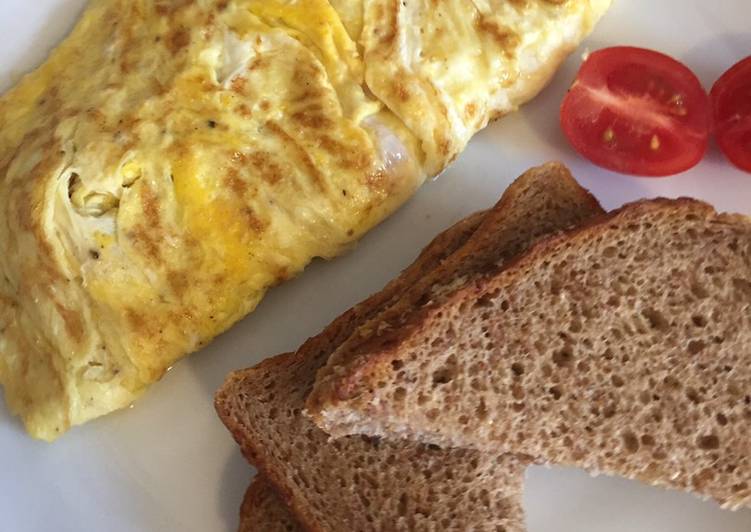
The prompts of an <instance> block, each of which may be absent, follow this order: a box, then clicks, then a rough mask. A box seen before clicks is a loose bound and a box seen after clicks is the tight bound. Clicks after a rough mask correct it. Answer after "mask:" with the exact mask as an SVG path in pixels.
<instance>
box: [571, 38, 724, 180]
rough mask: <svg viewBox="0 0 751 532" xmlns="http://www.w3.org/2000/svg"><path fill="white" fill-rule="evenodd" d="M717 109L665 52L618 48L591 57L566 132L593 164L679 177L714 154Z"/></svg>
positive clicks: (574, 89) (577, 87)
mask: <svg viewBox="0 0 751 532" xmlns="http://www.w3.org/2000/svg"><path fill="white" fill-rule="evenodd" d="M709 125H710V110H709V101H708V97H707V94H706V92H705V91H704V89H703V88H702V86H701V83H700V82H699V80H698V79H697V78H696V76H695V75H694V74H693V73H692V72H691V71H690V70H689V69H688V68H687V67H685V66H684V65H682V64H681V63H679V62H678V61H676V60H675V59H672V58H671V57H668V56H666V55H663V54H660V53H658V52H654V51H651V50H645V49H642V48H632V47H624V46H618V47H613V48H606V49H604V50H598V51H597V52H594V53H592V54H590V56H589V57H588V58H587V59H586V61H585V62H584V63H583V64H582V66H581V68H580V70H579V73H578V74H577V78H576V81H575V82H574V84H573V85H572V87H571V89H570V90H569V92H568V94H567V95H566V97H565V98H564V100H563V104H562V105H561V127H562V128H563V132H564V133H565V135H566V137H567V138H568V140H569V142H570V143H571V144H572V146H573V147H574V148H575V149H576V150H577V151H578V152H579V153H581V154H582V155H584V156H585V157H586V158H587V159H589V160H590V161H592V162H593V163H595V164H597V165H599V166H602V167H605V168H608V169H610V170H614V171H617V172H621V173H625V174H634V175H644V176H664V175H672V174H676V173H679V172H682V171H684V170H688V169H689V168H691V167H692V166H694V165H696V164H697V163H698V162H699V161H700V160H701V158H702V157H703V156H704V153H705V152H706V149H707V144H708V137H709V129H710V127H709Z"/></svg>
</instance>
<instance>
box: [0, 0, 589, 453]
mask: <svg viewBox="0 0 751 532" xmlns="http://www.w3.org/2000/svg"><path fill="white" fill-rule="evenodd" d="M600 3H601V2H600ZM511 4H514V5H515V6H520V5H521V4H523V2H522V3H520V2H500V1H498V2H496V1H493V2H489V3H487V4H481V3H480V2H476V3H475V6H476V7H475V8H474V9H473V10H472V11H471V13H468V14H462V12H461V9H460V7H461V6H464V5H466V3H461V2H458V1H446V2H442V3H441V4H440V8H439V9H437V10H434V11H430V10H428V9H427V8H426V7H427V4H425V5H422V4H421V3H420V2H415V3H410V6H412V7H410V8H409V9H407V8H406V7H403V4H402V3H401V2H396V3H389V2H385V1H381V0H376V1H375V2H368V3H367V4H366V3H363V2H358V1H352V2H343V1H342V2H340V1H333V2H328V1H325V0H296V1H295V0H170V1H167V0H137V1H131V0H129V1H126V0H94V1H93V2H92V3H91V5H90V7H89V8H88V10H87V11H86V13H85V14H84V16H83V18H82V20H81V21H80V22H79V24H78V25H77V27H76V29H75V30H74V31H73V33H72V34H71V35H70V36H69V37H68V38H67V39H66V40H65V41H64V42H63V43H62V44H61V45H60V47H59V48H58V49H57V50H56V51H55V52H53V54H52V55H51V56H50V58H49V59H48V61H47V62H46V63H45V64H44V65H42V66H41V67H40V68H39V69H38V70H36V71H35V72H34V73H32V74H30V75H29V76H27V77H26V78H25V79H24V80H22V82H21V83H20V84H19V85H18V86H17V87H15V88H14V89H13V90H11V91H10V92H8V93H7V94H6V95H4V96H3V97H2V98H1V99H0V122H2V123H3V128H0V213H1V214H0V216H2V217H3V220H2V223H0V246H1V247H2V250H3V253H2V254H0V273H2V275H0V382H2V384H3V386H4V389H5V394H6V398H7V402H8V404H9V406H10V408H11V409H12V410H13V411H14V412H15V413H17V414H19V415H20V416H21V417H22V418H23V420H24V423H25V425H26V427H27V429H28V430H29V432H30V433H31V434H32V435H34V436H36V437H39V438H44V439H48V440H49V439H54V438H55V437H57V436H59V435H60V434H62V433H63V432H64V431H65V430H67V429H68V428H69V427H70V426H72V425H76V424H80V423H83V422H85V421H87V420H89V419H92V418H94V417H97V416H99V415H103V414H106V413H107V412H111V411H112V410H115V409H118V408H122V407H124V406H127V405H128V404H130V403H131V402H132V401H133V400H134V399H135V398H137V397H138V396H139V395H140V394H141V393H142V392H143V391H144V390H145V389H146V388H147V387H148V386H149V385H150V384H151V383H153V382H154V381H156V380H158V379H159V378H160V377H161V375H163V373H164V372H165V371H166V370H167V368H168V367H170V366H171V365H172V364H173V363H174V362H175V361H176V360H178V359H179V358H180V357H182V356H184V355H185V354H187V353H189V352H191V351H194V350H196V349H198V348H200V347H201V346H202V345H205V344H206V343H207V342H208V341H210V340H211V339H212V338H213V337H215V336H216V335H217V334H219V333H220V332H222V331H223V330H225V329H226V328H227V327H229V326H230V325H232V324H233V323H234V322H236V321H237V320H238V319H240V318H241V317H243V316H244V315H246V314H247V313H248V312H250V311H252V310H253V309H254V308H255V306H256V305H257V304H258V302H259V301H260V300H261V298H262V297H263V295H264V293H265V291H266V290H267V289H268V288H269V287H270V286H273V285H274V284H276V283H278V282H280V281H282V280H284V279H287V278H289V277H291V276H293V275H295V274H297V273H299V272H300V271H301V270H302V269H303V268H304V267H305V265H306V264H307V263H308V262H309V261H310V260H311V259H312V258H314V257H325V258H329V257H333V256H335V255H337V254H339V253H341V252H342V250H344V249H346V247H347V246H348V245H349V244H350V243H351V242H353V241H354V240H356V239H357V238H359V237H360V236H362V234H364V233H365V232H366V231H367V230H368V229H370V228H371V227H372V226H373V225H374V224H376V223H378V222H379V221H380V220H382V219H383V218H384V217H385V216H387V215H388V214H389V213H391V212H392V211H393V210H394V209H395V208H396V207H397V206H398V205H400V204H401V203H402V202H403V201H404V200H405V199H406V198H408V197H409V196H410V195H411V194H412V193H413V192H414V190H415V189H416V188H417V187H418V186H419V184H420V183H421V182H422V181H423V179H424V178H425V176H426V175H432V174H435V173H437V172H438V171H440V170H441V169H442V168H443V167H444V166H445V165H446V164H448V163H449V162H450V160H451V159H452V158H453V157H454V156H455V155H456V153H458V151H459V150H460V149H461V148H462V147H463V145H464V144H465V143H466V142H467V140H468V139H469V137H470V136H471V134H472V133H474V131H476V130H477V129H478V128H479V127H482V126H483V125H484V124H485V123H486V122H487V120H488V118H489V117H490V116H492V115H493V114H494V113H498V112H505V111H506V110H508V109H509V108H511V107H513V106H515V105H517V104H519V103H521V100H522V99H523V97H522V96H521V94H522V93H523V92H524V91H523V90H521V86H522V85H524V86H525V87H526V89H527V90H528V91H529V92H530V95H531V93H532V92H534V90H537V89H538V88H539V86H540V85H541V82H540V81H539V80H538V79H537V77H539V72H540V71H543V70H545V71H552V69H553V68H554V67H555V65H556V64H557V62H558V60H559V58H560V56H561V55H562V54H563V53H564V52H565V51H567V50H568V49H569V48H570V47H571V46H573V45H574V44H576V42H577V41H578V39H579V38H580V37H581V36H582V35H583V33H584V32H586V31H587V30H588V29H589V27H590V26H591V22H592V20H593V19H594V17H596V16H599V14H600V12H601V11H602V9H601V8H600V7H596V6H595V5H594V4H595V2H585V1H575V0H569V2H567V3H565V5H563V6H557V7H556V6H551V5H548V3H546V2H541V1H531V0H530V2H527V4H528V7H526V8H523V9H522V8H521V7H515V8H514V9H518V10H519V12H518V17H517V18H518V20H516V19H514V20H515V22H514V30H513V31H514V32H515V34H516V35H517V37H518V39H517V40H518V43H520V44H518V45H517V46H516V47H515V48H513V51H512V52H510V51H509V50H510V49H509V48H507V47H503V46H502V47H498V46H496V45H494V44H493V39H492V38H489V37H488V36H487V35H486V33H487V31H484V30H482V28H480V27H479V26H478V23H477V17H478V16H479V15H478V14H479V13H485V16H487V17H492V16H493V15H491V14H490V13H496V12H497V13H501V8H503V9H506V10H507V11H508V10H509V9H511V7H509V6H510V5H511ZM395 6H396V7H395ZM400 6H402V7H400ZM483 10H484V11H483ZM503 12H504V13H506V11H503ZM508 12H509V13H511V11H508ZM391 15H393V17H392V18H389V17H390V16H391ZM498 16H500V15H498ZM587 17H590V18H587ZM496 18H497V17H496ZM439 19H440V20H439ZM397 20H398V21H399V23H398V24H392V21H397ZM446 24H448V25H449V26H446ZM524 24H526V26H525V25H524ZM478 28H480V29H478ZM420 29H422V30H424V31H419V30H420ZM392 30H393V38H391V37H389V35H390V34H389V33H388V32H389V31H392ZM481 30H482V31H481ZM543 30H544V31H543ZM384 32H386V33H384ZM491 33H492V32H491ZM551 35H552V37H551ZM387 37H388V38H387ZM518 51H522V52H523V53H522V55H523V56H524V57H527V56H530V57H532V56H534V60H528V59H524V60H520V59H519V58H513V57H512V56H513V55H514V54H515V53H517V52H518ZM517 55H519V54H517ZM528 64H529V65H533V66H530V67H527V66H526V65H528ZM452 72H453V73H454V75H452ZM457 75H459V77H457ZM525 76H526V77H525ZM522 79H529V80H532V81H530V82H529V83H527V84H523V83H521V82H519V81H518V80H522ZM508 80H515V81H513V82H509V81H508ZM509 83H511V84H512V85H513V87H512V88H511V90H510V89H509V87H510V85H509ZM399 84H401V85H399ZM514 84H515V85H514ZM402 86H403V87H404V88H405V90H406V91H407V92H408V93H409V95H410V96H409V98H403V97H402V96H403V95H402V94H401V93H400V92H399V91H400V90H401V88H400V87H402ZM420 91H422V94H424V96H425V98H424V100H423V101H421V102H420V101H417V100H415V99H413V96H414V95H417V94H420ZM472 105H474V106H475V107H476V109H475V112H474V113H473V115H472V116H469V115H468V114H467V108H468V107H470V106H472ZM446 143H448V144H446ZM445 146H448V148H447V149H444V147H445Z"/></svg>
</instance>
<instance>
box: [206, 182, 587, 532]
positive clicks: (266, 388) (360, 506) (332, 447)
mask: <svg viewBox="0 0 751 532" xmlns="http://www.w3.org/2000/svg"><path fill="white" fill-rule="evenodd" d="M523 183H525V180H524V179H521V180H517V182H515V183H514V184H512V186H511V187H509V190H508V191H507V193H506V194H507V195H512V197H514V195H516V194H517V193H518V192H519V187H520V186H521V185H522V184H523ZM549 190H550V192H551V193H553V191H556V190H557V189H556V188H555V187H551V188H550V189H549ZM572 192H574V193H575V194H577V195H578V197H579V198H581V202H580V204H579V205H576V204H574V205H571V206H570V207H572V210H573V211H577V209H581V210H585V209H588V208H589V207H590V202H591V199H590V196H589V195H588V194H587V193H586V192H584V191H583V190H582V189H581V188H579V187H578V186H577V187H575V188H574V189H572ZM541 193H542V194H546V192H545V191H542V192H541ZM548 195H549V196H550V197H551V200H553V199H555V196H554V195H553V194H548ZM499 205H503V206H504V208H508V209H509V210H510V211H515V210H517V209H525V206H524V205H523V204H522V202H517V203H512V204H508V203H503V202H501V203H500V204H499ZM552 215H553V211H551V216H552ZM556 215H557V216H558V219H559V220H562V225H566V224H565V223H563V222H564V221H567V220H569V219H570V216H571V214H570V213H568V212H566V213H564V212H558V213H556ZM472 220H479V217H478V216H475V217H473V218H472ZM513 220H514V221H515V222H519V221H521V222H522V225H520V229H523V228H524V224H526V223H529V219H524V220H521V219H520V218H519V217H514V218H513ZM471 225H472V224H471V223H469V224H468V223H466V222H465V223H463V224H460V225H459V226H457V227H455V228H453V229H452V230H449V231H447V232H446V233H444V234H443V235H441V236H439V237H438V238H436V240H434V242H433V243H432V244H431V245H430V246H429V247H428V248H427V249H426V251H424V252H423V254H422V255H421V256H420V258H418V260H417V261H416V263H415V264H414V265H413V266H412V267H410V268H409V269H408V270H406V271H405V272H404V273H403V274H402V275H401V276H400V277H399V278H398V279H397V280H395V281H393V282H392V283H390V284H389V285H388V286H387V287H386V289H384V291H383V292H381V293H379V294H376V295H375V296H373V297H371V298H370V299H369V300H367V301H366V302H365V303H363V304H360V305H358V306H356V307H355V308H354V309H353V310H351V311H349V312H347V313H345V314H344V315H343V316H342V317H340V318H339V319H338V320H336V321H335V322H334V323H333V324H332V325H330V326H329V328H328V329H327V330H326V331H324V333H322V334H321V335H319V336H318V337H315V338H313V339H311V340H309V341H308V342H306V344H305V345H304V346H303V347H302V348H301V349H300V350H299V351H298V352H297V353H296V354H295V355H291V354H288V355H281V356H279V357H276V358H274V359H271V360H268V361H265V362H264V363H262V364H261V365H260V366H258V367H256V368H254V369H251V370H245V371H242V372H236V373H234V374H233V375H231V376H230V377H229V378H228V380H227V382H226V383H225V385H224V386H223V388H222V389H221V390H220V391H219V392H218V394H217V399H216V405H217V411H218V412H219V414H220V416H221V417H222V419H223V421H224V422H225V424H226V425H227V426H228V428H230V430H231V431H232V433H233V435H234V436H235V438H236V440H237V441H238V442H239V443H240V445H241V447H242V449H243V452H244V453H245V454H246V456H247V457H248V458H249V459H250V460H251V461H252V462H254V463H255V464H257V466H258V467H259V469H261V470H263V471H264V472H265V473H266V474H267V475H268V476H269V478H270V479H271V481H272V482H274V484H275V485H276V486H278V487H279V489H280V492H282V493H283V494H284V495H285V497H286V498H287V499H288V500H289V502H290V506H291V507H292V509H293V511H294V512H295V513H296V515H297V516H298V517H299V518H300V520H301V521H302V522H304V523H306V524H308V526H309V527H311V528H313V529H317V530H318V529H321V530H337V529H343V527H349V528H353V529H355V530H371V529H378V528H379V527H380V528H382V529H389V530H392V529H441V528H443V529H447V528H448V529H475V530H495V529H505V530H507V531H512V530H522V529H523V522H522V521H523V515H522V510H521V502H520V496H521V495H520V494H521V473H522V470H523V464H522V463H521V462H520V461H519V460H517V459H516V458H513V457H508V456H501V457H498V456H497V455H496V454H492V455H483V454H480V453H478V452H476V451H471V450H455V451H442V450H439V449H436V448H431V447H427V446H422V445H417V444H410V443H391V442H383V441H381V442H379V441H372V440H367V439H363V438H360V437H353V438H347V439H345V440H342V441H339V442H334V443H329V442H328V438H327V436H326V435H325V434H324V433H323V432H322V431H320V430H319V429H318V428H317V427H315V425H313V423H312V422H311V421H309V420H308V419H307V418H306V417H304V416H303V415H302V413H301V409H302V407H303V405H304V400H305V397H306V396H307V394H308V392H309V391H310V389H311V387H312V384H313V381H314V376H315V371H316V370H317V369H318V368H319V367H320V366H322V365H323V364H324V363H325V361H326V359H327V358H328V356H329V354H330V353H331V351H333V349H334V348H335V347H336V346H337V345H338V344H339V343H340V342H341V340H342V339H343V338H346V336H347V335H349V334H350V333H351V332H352V330H353V329H354V328H355V327H356V326H357V325H359V324H361V323H363V322H364V321H365V320H367V319H368V318H370V317H371V316H372V315H374V314H375V313H376V312H378V311H380V310H381V309H382V308H384V307H385V306H387V305H388V304H389V303H391V302H393V301H394V300H395V299H397V298H398V297H399V295H401V294H402V293H404V292H405V291H406V289H407V288H409V287H410V286H413V285H414V284H415V283H416V282H417V281H418V280H419V279H421V278H423V277H424V276H425V275H426V274H427V273H428V271H429V270H430V269H433V268H435V267H436V265H437V264H438V263H439V262H440V259H441V258H443V257H445V256H446V255H447V254H448V253H446V252H447V251H454V250H455V249H456V248H457V247H458V246H459V244H460V243H461V242H462V241H463V240H466V237H467V236H468V231H466V230H465V228H466V227H467V226H471ZM475 226H476V224H475ZM457 235H462V236H460V237H459V238H457ZM473 238H475V237H474V236H473ZM449 245H450V246H451V247H450V248H447V246H449ZM468 245H469V243H468Z"/></svg>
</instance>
